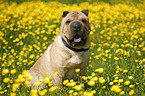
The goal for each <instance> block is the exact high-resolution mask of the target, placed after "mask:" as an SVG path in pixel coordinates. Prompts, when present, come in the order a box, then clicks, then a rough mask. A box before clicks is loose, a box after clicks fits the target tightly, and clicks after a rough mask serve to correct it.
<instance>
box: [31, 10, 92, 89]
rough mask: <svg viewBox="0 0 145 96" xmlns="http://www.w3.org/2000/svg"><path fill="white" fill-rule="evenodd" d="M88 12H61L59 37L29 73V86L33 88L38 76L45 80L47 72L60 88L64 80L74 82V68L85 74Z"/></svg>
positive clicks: (87, 61) (87, 50) (87, 59)
mask: <svg viewBox="0 0 145 96" xmlns="http://www.w3.org/2000/svg"><path fill="white" fill-rule="evenodd" d="M88 13H89V11H88V10H82V11H74V12H72V11H64V12H63V15H62V22H61V26H60V34H59V35H58V36H56V37H55V39H54V42H53V43H52V44H51V45H50V46H49V47H48V48H47V50H46V51H45V52H44V54H43V55H42V56H41V57H40V58H39V59H38V60H37V61H36V63H35V64H34V65H33V66H32V67H31V68H30V70H29V73H30V75H31V76H32V80H31V81H30V86H35V83H36V82H38V81H39V79H40V77H41V76H43V77H46V72H48V73H50V75H51V76H52V78H53V79H52V81H53V83H54V85H56V86H57V87H59V88H61V87H62V86H63V84H62V83H63V80H66V79H68V80H70V79H73V80H77V73H76V72H75V69H76V68H79V69H80V72H79V73H80V75H81V76H84V75H85V72H86V67H87V65H88V63H89V48H90V41H89V33H90V30H91V28H90V24H89V19H88ZM55 72H58V75H55Z"/></svg>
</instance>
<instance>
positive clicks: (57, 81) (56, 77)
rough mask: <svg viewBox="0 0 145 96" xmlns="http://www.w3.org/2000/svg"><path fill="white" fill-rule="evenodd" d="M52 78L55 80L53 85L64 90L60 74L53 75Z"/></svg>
mask: <svg viewBox="0 0 145 96" xmlns="http://www.w3.org/2000/svg"><path fill="white" fill-rule="evenodd" d="M52 78H53V80H52V81H53V84H54V85H55V86H57V87H58V88H62V76H61V75H59V74H57V75H56V74H55V73H53V74H52Z"/></svg>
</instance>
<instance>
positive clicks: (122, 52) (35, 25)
mask: <svg viewBox="0 0 145 96" xmlns="http://www.w3.org/2000/svg"><path fill="white" fill-rule="evenodd" d="M140 6H141V4H140ZM143 6H144V5H143ZM82 9H88V10H89V12H90V13H89V21H90V25H91V32H90V41H91V48H90V61H89V65H88V67H87V72H86V75H85V76H79V72H80V69H76V70H75V71H76V72H77V73H78V77H79V79H78V81H74V80H64V81H63V85H64V87H63V88H61V89H59V88H58V87H57V86H53V83H52V81H51V80H50V79H51V78H52V77H51V75H49V73H46V75H47V77H43V78H41V79H40V81H39V82H37V83H36V84H35V86H38V87H39V86H41V82H42V81H44V82H45V83H47V85H46V86H45V88H43V89H41V90H40V91H38V90H36V89H34V88H29V87H28V85H29V81H31V79H32V77H31V76H30V75H29V72H28V70H29V69H30V67H32V66H33V64H34V63H35V62H36V60H37V59H38V58H39V57H40V56H42V54H43V53H44V51H45V50H46V48H47V47H48V46H49V44H51V43H52V42H53V40H54V38H55V36H56V35H58V34H59V27H60V23H61V16H62V13H63V11H67V10H70V11H75V10H77V11H78V10H82ZM0 66H1V67H0V78H1V79H0V95H1V96H8V95H10V96H47V95H48V96H49V95H50V96H51V95H52V96H130V95H133V96H144V95H145V9H143V8H142V9H140V7H138V6H131V5H127V4H114V5H111V4H108V3H103V2H93V3H91V4H89V3H87V2H82V3H80V4H72V5H70V4H63V3H59V2H56V1H55V2H54V1H53V2H41V1H37V2H36V1H35V2H23V3H21V4H17V3H15V2H13V3H11V4H8V3H5V2H2V3H0ZM55 75H57V72H56V73H55ZM26 78H27V80H28V81H25V79H26Z"/></svg>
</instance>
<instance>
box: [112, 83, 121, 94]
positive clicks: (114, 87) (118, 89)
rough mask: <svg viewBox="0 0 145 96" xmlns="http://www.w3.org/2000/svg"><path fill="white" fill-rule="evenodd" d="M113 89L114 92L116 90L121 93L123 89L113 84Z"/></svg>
mask: <svg viewBox="0 0 145 96" xmlns="http://www.w3.org/2000/svg"><path fill="white" fill-rule="evenodd" d="M111 90H112V91H114V92H116V93H119V92H120V91H121V89H120V88H119V86H118V85H113V86H112V87H111Z"/></svg>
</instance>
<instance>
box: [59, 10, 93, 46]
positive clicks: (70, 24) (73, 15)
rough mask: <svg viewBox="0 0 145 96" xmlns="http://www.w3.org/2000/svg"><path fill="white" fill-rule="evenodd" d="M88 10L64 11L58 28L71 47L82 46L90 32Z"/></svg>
mask: <svg viewBox="0 0 145 96" xmlns="http://www.w3.org/2000/svg"><path fill="white" fill-rule="evenodd" d="M87 16H88V10H83V11H74V12H71V11H64V12H63V16H62V17H63V18H62V23H61V28H60V32H61V33H60V35H61V37H62V38H63V39H64V40H65V41H66V42H67V43H68V44H69V45H70V46H72V47H79V46H84V45H85V44H86V42H87V40H88V37H89V33H90V25H89V20H88V17H87Z"/></svg>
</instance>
